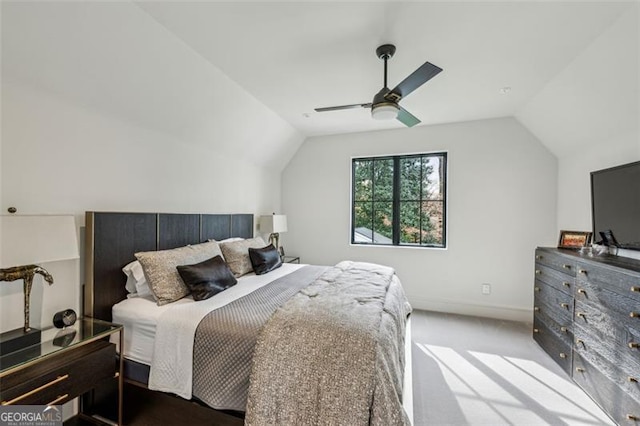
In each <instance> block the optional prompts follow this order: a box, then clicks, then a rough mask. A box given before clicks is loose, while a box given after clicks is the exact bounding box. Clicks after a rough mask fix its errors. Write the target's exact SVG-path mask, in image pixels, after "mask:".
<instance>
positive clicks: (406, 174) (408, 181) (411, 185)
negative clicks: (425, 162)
mask: <svg viewBox="0 0 640 426" xmlns="http://www.w3.org/2000/svg"><path fill="white" fill-rule="evenodd" d="M421 169H422V160H421V157H420V156H416V157H405V158H401V159H400V201H404V200H406V201H410V200H412V201H419V200H420V190H421V189H420V175H421Z"/></svg>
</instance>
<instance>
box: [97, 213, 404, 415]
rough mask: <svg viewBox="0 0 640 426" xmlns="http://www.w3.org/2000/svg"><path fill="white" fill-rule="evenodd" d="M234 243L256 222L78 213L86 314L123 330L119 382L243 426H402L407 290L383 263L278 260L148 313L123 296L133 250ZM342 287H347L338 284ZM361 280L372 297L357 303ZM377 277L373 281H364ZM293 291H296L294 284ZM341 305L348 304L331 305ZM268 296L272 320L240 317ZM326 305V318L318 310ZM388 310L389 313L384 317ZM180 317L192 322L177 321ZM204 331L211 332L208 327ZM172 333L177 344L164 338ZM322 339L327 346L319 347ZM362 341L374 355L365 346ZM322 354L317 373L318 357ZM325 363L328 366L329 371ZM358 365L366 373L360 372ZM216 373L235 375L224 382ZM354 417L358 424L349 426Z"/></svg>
mask: <svg viewBox="0 0 640 426" xmlns="http://www.w3.org/2000/svg"><path fill="white" fill-rule="evenodd" d="M234 237H235V238H241V239H251V238H253V237H254V223H253V215H251V214H165V213H111V212H87V213H86V271H85V272H86V283H85V291H84V313H85V315H86V316H91V317H94V318H98V319H103V320H107V321H114V319H115V321H117V322H119V323H123V324H124V325H125V343H124V348H123V350H121V351H120V352H121V353H123V354H124V362H125V377H126V379H127V380H128V381H129V382H132V383H136V384H138V385H139V386H143V387H147V388H149V389H152V390H158V391H163V392H169V393H171V394H176V395H179V396H181V397H182V398H186V399H193V400H195V401H198V402H199V403H204V404H206V405H208V406H210V407H211V408H214V409H219V410H234V411H237V412H240V413H242V415H243V416H244V413H246V417H245V423H246V424H256V425H260V424H274V423H278V424H285V423H289V424H293V423H297V424H301V423H305V424H308V423H316V424H317V423H318V422H319V421H320V419H322V422H323V423H326V422H329V423H331V421H332V420H331V419H333V421H334V422H336V423H338V424H339V423H341V422H344V419H346V418H347V417H344V416H345V415H347V416H348V418H349V423H351V424H357V423H361V424H399V425H402V424H409V423H410V419H411V414H412V413H411V388H410V374H405V375H404V382H403V375H402V370H403V368H404V366H405V364H408V367H409V371H410V360H409V361H407V360H405V359H404V357H405V356H409V355H410V350H407V349H406V348H407V347H408V346H406V345H407V344H408V343H409V342H410V338H408V337H407V336H405V331H408V330H409V329H410V327H406V318H407V315H408V312H409V308H406V309H405V308H402V307H401V305H402V304H403V303H402V302H400V299H403V298H404V293H403V292H402V287H401V286H400V283H399V281H398V279H397V277H396V276H395V274H394V273H393V271H392V270H389V268H384V267H380V266H379V265H370V264H362V263H355V262H342V263H341V264H339V265H337V266H336V267H332V268H325V267H318V266H306V265H293V264H283V265H282V266H281V267H280V268H278V269H275V270H274V271H272V272H269V273H268V274H264V275H255V274H252V273H249V274H246V275H243V276H242V277H240V278H239V279H238V284H236V285H235V286H233V287H231V288H230V289H229V290H225V291H224V292H222V293H220V294H218V295H216V296H214V297H212V298H210V299H208V300H206V301H203V302H195V301H193V300H192V298H191V297H190V296H187V297H185V298H181V299H180V300H178V301H176V302H173V303H168V304H166V305H163V306H157V305H156V302H155V300H154V299H153V298H151V297H149V296H147V297H137V298H127V290H126V289H125V282H126V277H125V275H124V274H123V273H122V268H123V266H125V265H127V264H129V263H130V262H131V261H132V260H135V256H134V254H135V253H139V252H153V251H166V250H171V249H177V248H180V247H184V246H189V245H198V244H201V243H203V242H206V241H209V240H215V241H222V240H229V239H233V238H234ZM363 274H368V275H363ZM365 277H367V278H365ZM303 280H306V281H304V282H303ZM349 280H350V281H349ZM342 281H345V282H347V283H348V284H346V285H342V284H341V285H342V287H336V282H342ZM365 281H366V285H367V286H370V287H372V288H373V287H375V290H373V291H376V292H378V293H376V294H372V295H370V297H364V293H362V291H363V287H362V285H363V282H365ZM377 281H379V282H380V283H379V285H378V284H376V285H373V284H371V283H373V282H377ZM385 283H386V284H385ZM295 285H299V286H300V288H297V289H293V287H294V286H295ZM376 286H377V287H376ZM337 288H339V289H340V290H339V292H338V291H337V290H336V289H337ZM287 291H288V292H290V293H291V294H289V295H288V296H286V297H285V296H278V297H283V301H281V302H275V301H274V302H271V300H272V299H276V297H274V295H275V294H280V292H287ZM367 291H368V290H367ZM274 292H276V293H274ZM349 292H351V293H352V294H351V295H349ZM219 296H220V297H219ZM349 298H351V299H350V300H352V301H351V302H350V303H351V304H350V305H348V307H340V305H343V304H344V303H343V302H342V301H343V300H347V299H349ZM227 299H228V300H227ZM252 299H255V300H254V301H253V302H252V301H251V300H252ZM396 299H397V300H398V301H396ZM265 301H269V303H271V304H273V307H271V308H268V309H267V311H268V312H270V313H268V314H263V313H260V314H259V315H258V314H256V315H254V316H253V317H259V316H261V315H262V316H265V315H266V317H265V318H267V317H268V321H267V320H263V321H264V322H263V323H261V325H260V326H257V325H255V324H258V323H257V322H255V321H253V319H252V320H251V321H248V320H247V321H245V319H246V318H250V317H251V318H253V317H252V316H251V315H249V314H246V315H245V313H248V312H249V311H254V310H255V309H254V307H255V306H259V307H261V309H262V307H263V305H264V304H265ZM285 301H286V302H285ZM372 301H374V302H375V303H373V302H372ZM247 303H253V305H246V304H247ZM207 304H209V305H210V306H209V307H206V308H205V305H207ZM328 304H329V305H331V306H332V307H331V309H329V311H330V312H331V314H330V315H329V314H327V309H325V307H326V306H327V305H328ZM376 304H377V305H379V306H380V310H381V312H382V314H381V315H379V316H380V318H381V319H380V320H375V318H376V316H375V315H373V316H368V314H367V312H368V310H371V307H372V306H374V305H376ZM406 305H408V304H406ZM393 306H396V307H397V309H395V311H394V309H392V308H393ZM265 309H266V308H265ZM269 309H270V310H269ZM341 309H342V313H340V310H341ZM403 309H405V310H403ZM198 310H202V311H203V313H202V314H201V316H200V317H198V316H197V315H196V318H195V319H190V320H188V321H187V320H186V319H184V317H186V316H187V313H189V315H191V313H192V312H193V311H198ZM204 311H207V312H204ZM390 311H394V312H395V314H394V315H389V312H390ZM396 311H397V312H396ZM301 312H302V313H304V315H303V316H304V318H303V319H301ZM354 312H356V313H357V314H355V315H354ZM239 313H240V314H239ZM311 313H313V315H315V316H310V315H311ZM401 317H403V318H401ZM167 318H169V319H167ZM171 318H173V324H172V323H171V321H172V320H171ZM229 318H232V319H233V320H232V321H233V322H229V321H231V320H230V319H229ZM237 318H242V320H240V321H237ZM367 318H374V320H371V319H367ZM216 321H217V322H216ZM256 321H257V320H256ZM372 321H373V322H372ZM376 321H377V322H376ZM189 322H191V323H195V325H193V324H192V325H189V324H186V323H189ZM245 322H247V323H251V324H244V323H245ZM254 322H255V324H253V323H254ZM238 323H242V324H238ZM336 324H339V325H340V327H342V325H344V324H346V325H347V326H348V328H341V329H340V331H336V332H335V333H334V332H331V331H330V330H333V329H334V328H336V329H337V328H338V327H337V326H335V325H336ZM205 325H207V326H208V327H209V329H208V331H206V332H205V331H203V330H204V328H205ZM240 327H244V328H240ZM236 328H237V329H238V330H240V331H237V332H236V331H234V333H233V335H231V333H227V332H226V331H223V330H226V329H234V330H235V329H236ZM253 329H255V330H256V332H255V333H254V332H253V331H252V333H254V334H255V335H254V334H252V335H251V337H250V338H249V337H244V334H246V335H247V336H249V334H248V331H246V330H253ZM355 329H357V330H367V329H370V330H375V338H371V339H370V338H369V337H362V338H361V337H360V334H354V332H353V330H355ZM216 330H218V331H216ZM345 330H349V331H345ZM216 333H217V334H216ZM358 333H360V331H359V332H358ZM218 334H220V335H218ZM369 334H372V333H371V332H369ZM238 335H241V336H243V337H237V336H238ZM364 335H365V334H364V333H363V336H364ZM378 335H380V336H383V337H378ZM194 336H195V337H194ZM174 338H177V340H170V339H174ZM168 339H169V340H168ZM216 339H217V340H216ZM245 340H246V341H250V342H251V343H250V344H247V343H245ZM387 340H388V342H387ZM189 342H191V343H189ZM202 342H206V344H205V343H202ZM328 342H333V343H332V344H331V346H327V344H328ZM345 342H347V343H346V344H345ZM371 342H373V343H371ZM403 343H404V345H403ZM206 345H209V346H206ZM245 346H246V347H245ZM368 346H369V347H371V348H369V349H366V348H367V347H368ZM188 347H190V349H188V350H186V351H185V350H184V348H188ZM159 348H160V349H159ZM162 348H169V350H168V351H166V352H169V353H166V354H162V353H161V352H165V351H164V350H163V349H162ZM219 348H222V349H220V350H219ZM229 348H231V349H229ZM328 348H329V349H328ZM363 348H365V349H363ZM218 350H219V351H220V352H221V354H218V355H216V356H218V357H223V358H225V359H226V358H232V357H235V358H237V359H234V360H232V361H233V362H231V361H229V362H230V364H228V365H225V364H222V363H220V362H219V359H222V358H218V360H217V361H215V362H213V361H211V359H210V358H211V357H213V355H211V356H209V354H210V353H211V352H213V351H218ZM242 351H244V352H242ZM358 351H360V352H358ZM247 354H249V355H247ZM323 358H325V359H324V361H323V362H324V364H323V365H324V367H323V365H321V364H320V361H318V360H322V359H323ZM186 359H189V360H191V361H192V362H189V363H187V362H185V360H186ZM354 360H356V361H357V362H354ZM225 362H226V361H225ZM328 363H329V364H331V363H332V367H331V368H326V365H327V364H328ZM218 364H220V365H218ZM152 365H153V368H152V367H151V366H152ZM159 366H162V368H161V367H159ZM365 367H366V368H365ZM216 368H217V370H216ZM358 368H361V369H363V370H365V371H367V372H370V373H366V374H365V373H362V372H360V373H359V372H357V371H359V370H358ZM163 369H164V370H163ZM398 370H399V371H398ZM214 371H215V372H214ZM159 372H160V373H159ZM223 373H224V374H227V373H233V374H229V377H226V376H225V377H224V378H221V375H222V374H223ZM369 374H370V376H368V375H369ZM163 376H166V377H163ZM159 377H160V380H158V378H159ZM249 377H250V379H251V380H249ZM174 382H175V383H174ZM178 382H179V383H178ZM227 382H233V383H232V385H231V387H229V388H228V390H223V391H220V390H219V389H227V388H223V387H221V383H222V384H226V383H227ZM325 382H329V383H325ZM337 382H344V383H342V384H341V386H342V387H337V386H335V385H334V384H333V383H337ZM347 382H348V383H347ZM360 382H362V383H360ZM243 383H244V385H243ZM403 383H404V386H403ZM234 386H235V387H234ZM243 386H244V388H243ZM331 386H334V387H335V389H333V388H331ZM367 389H368V390H367ZM332 392H334V393H332ZM335 392H337V393H335ZM220 394H222V396H221V395H220ZM229 395H231V396H229ZM291 395H295V397H291ZM347 395H348V396H347ZM320 400H324V401H320ZM363 401H364V402H363ZM398 404H399V406H398ZM402 405H404V410H403V409H402ZM358 413H360V414H358ZM359 415H360V416H361V417H362V419H361V420H360V421H356V419H358V416H359ZM340 416H343V417H340ZM341 419H342V420H341Z"/></svg>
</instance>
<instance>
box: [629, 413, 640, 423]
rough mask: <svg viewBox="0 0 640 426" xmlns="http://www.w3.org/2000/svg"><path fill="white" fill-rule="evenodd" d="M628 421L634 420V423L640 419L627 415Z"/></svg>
mask: <svg viewBox="0 0 640 426" xmlns="http://www.w3.org/2000/svg"><path fill="white" fill-rule="evenodd" d="M627 420H633V421H634V422H636V421H638V420H640V417H638V416H634V415H633V414H627Z"/></svg>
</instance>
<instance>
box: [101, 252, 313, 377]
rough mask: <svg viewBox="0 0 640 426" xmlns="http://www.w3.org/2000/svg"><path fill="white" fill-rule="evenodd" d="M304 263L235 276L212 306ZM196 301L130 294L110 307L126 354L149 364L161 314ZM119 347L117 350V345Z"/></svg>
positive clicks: (294, 269)
mask: <svg viewBox="0 0 640 426" xmlns="http://www.w3.org/2000/svg"><path fill="white" fill-rule="evenodd" d="M303 266H305V265H298V264H291V263H283V264H282V266H281V267H280V268H278V269H276V270H274V271H271V272H269V273H268V274H264V275H255V274H253V273H250V274H247V275H244V276H242V277H240V278H238V283H237V284H236V285H235V286H233V287H231V288H230V289H228V290H225V291H223V292H222V293H218V294H217V295H215V296H213V298H212V299H215V302H214V305H215V309H217V308H220V307H222V306H225V305H227V304H229V303H231V302H233V301H234V300H236V299H239V298H240V297H243V296H245V295H247V294H249V293H251V292H252V291H254V290H256V289H258V288H260V287H262V286H264V285H266V284H268V283H270V282H271V281H273V280H275V279H277V278H280V277H282V276H284V275H287V274H290V273H291V272H293V271H296V270H298V269H300V268H302V267H303ZM196 303H199V302H196V301H194V300H193V298H191V296H187V297H185V298H182V299H180V300H178V301H176V302H173V303H170V304H167V305H162V306H158V305H157V304H156V302H155V300H154V299H153V298H152V297H150V296H148V297H132V298H130V299H125V300H122V301H121V302H119V303H117V304H116V305H114V306H113V308H112V315H113V322H114V323H116V324H122V325H123V326H124V356H125V358H127V359H130V360H132V361H136V362H139V363H141V364H145V365H149V366H150V365H151V359H152V358H153V351H154V342H155V336H156V328H157V325H158V321H159V320H160V319H161V317H162V315H163V314H164V313H165V312H167V311H168V310H170V309H172V308H173V307H174V306H177V305H182V304H196ZM112 339H113V337H112ZM113 343H116V344H117V343H118V342H117V338H116V339H114V340H113ZM118 351H120V349H119V348H118Z"/></svg>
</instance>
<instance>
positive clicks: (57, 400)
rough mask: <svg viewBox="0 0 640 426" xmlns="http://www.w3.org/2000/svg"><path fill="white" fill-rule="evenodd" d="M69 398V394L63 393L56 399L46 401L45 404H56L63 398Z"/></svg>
mask: <svg viewBox="0 0 640 426" xmlns="http://www.w3.org/2000/svg"><path fill="white" fill-rule="evenodd" d="M67 398H69V394H68V393H65V394H64V395H60V396H58V397H57V398H56V399H54V400H53V401H51V402H50V403H48V404H47V405H56V404H57V403H59V402H62V401H64V400H65V399H67Z"/></svg>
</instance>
